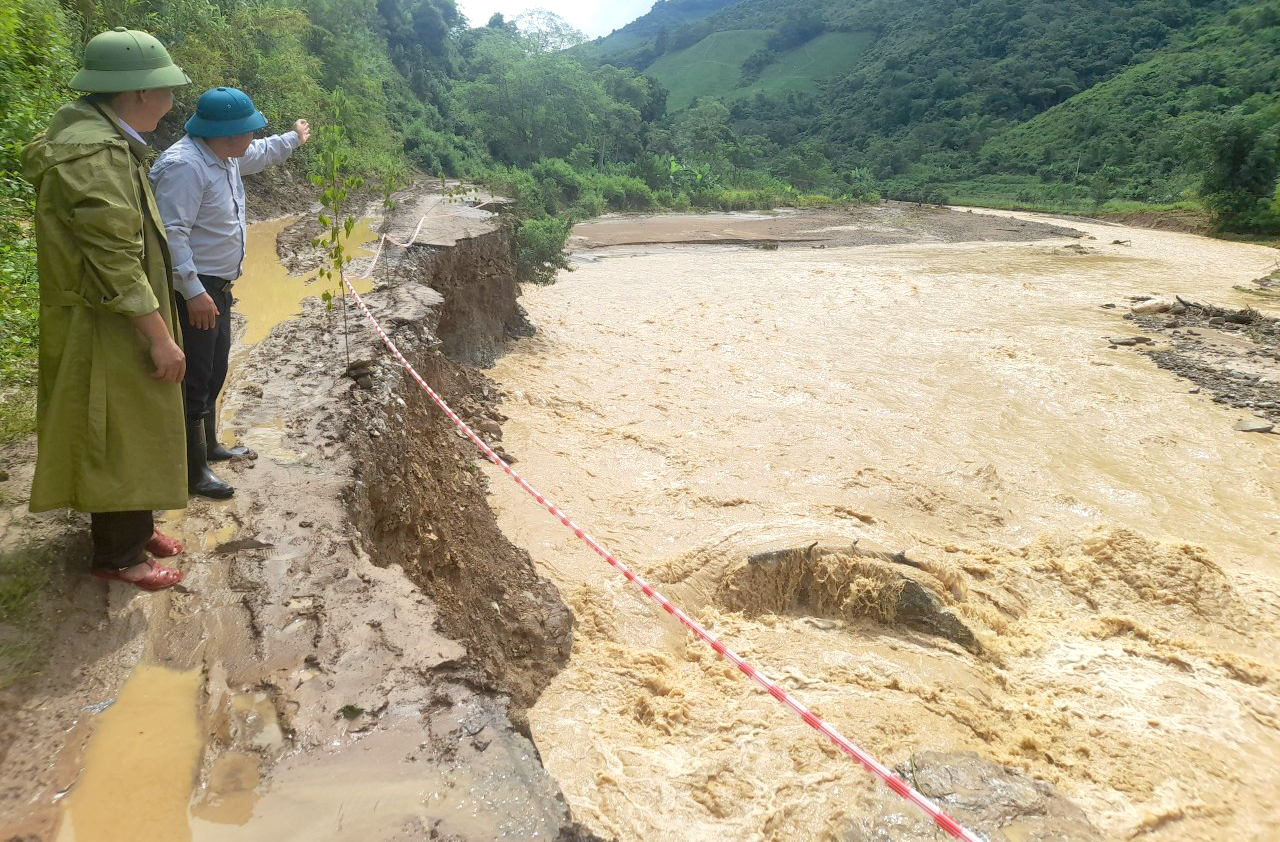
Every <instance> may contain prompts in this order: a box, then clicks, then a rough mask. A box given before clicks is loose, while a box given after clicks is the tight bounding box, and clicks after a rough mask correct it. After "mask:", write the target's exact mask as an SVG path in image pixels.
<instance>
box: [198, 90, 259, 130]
mask: <svg viewBox="0 0 1280 842" xmlns="http://www.w3.org/2000/svg"><path fill="white" fill-rule="evenodd" d="M266 124H267V118H266V117H263V116H262V112H261V111H259V110H258V109H256V108H254V107H253V100H251V99H249V96H248V94H246V93H245V92H244V91H241V90H237V89H236V88H214V89H212V90H208V91H205V92H204V93H202V94H200V98H199V99H198V100H196V113H195V115H194V116H193V117H192V118H191V119H190V120H188V121H187V124H186V126H185V128H186V130H187V134H189V135H193V136H195V137H230V136H231V135H237V134H244V133H245V132H254V131H257V130H258V129H260V128H262V127H263V126H265V125H266Z"/></svg>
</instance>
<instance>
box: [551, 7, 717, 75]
mask: <svg viewBox="0 0 1280 842" xmlns="http://www.w3.org/2000/svg"><path fill="white" fill-rule="evenodd" d="M737 2H738V0H658V1H657V2H656V3H654V4H653V8H652V9H650V10H649V11H648V12H647V13H646V14H644V15H641V16H640V17H638V18H636V19H635V20H633V21H631V23H629V24H627V25H626V26H624V27H622V28H620V29H615V30H614V31H613V32H611V33H609V34H608V35H606V36H604V37H603V38H597V39H595V40H594V41H589V42H587V43H585V44H580V45H578V46H577V47H575V48H574V50H573V52H574V54H575V55H577V56H578V57H579V58H582V59H585V60H589V61H595V62H599V63H601V64H628V65H631V66H634V63H633V62H620V61H619V60H618V58H619V56H622V55H625V54H628V53H632V52H634V51H636V50H639V49H642V48H644V47H645V45H646V44H652V43H653V42H655V41H656V40H658V39H659V38H660V37H662V33H663V31H664V30H665V31H666V32H667V33H668V34H670V32H671V30H673V29H679V28H680V27H682V26H686V25H688V24H691V23H694V22H696V21H699V20H702V19H704V18H706V17H708V16H709V15H713V14H715V13H716V12H718V11H720V10H721V9H724V8H725V7H726V6H732V5H733V4H735V3H737ZM655 55H657V54H655V53H654V52H653V50H652V47H650V52H649V53H648V55H647V58H646V61H645V63H648V62H650V61H652V60H653V59H654V57H655Z"/></svg>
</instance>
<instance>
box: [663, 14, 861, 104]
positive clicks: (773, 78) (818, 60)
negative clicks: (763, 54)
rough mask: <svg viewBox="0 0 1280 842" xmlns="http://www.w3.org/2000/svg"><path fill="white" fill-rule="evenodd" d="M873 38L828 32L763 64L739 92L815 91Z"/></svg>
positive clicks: (842, 70) (845, 69)
mask: <svg viewBox="0 0 1280 842" xmlns="http://www.w3.org/2000/svg"><path fill="white" fill-rule="evenodd" d="M873 39H874V36H872V34H871V33H869V32H827V33H824V34H822V35H819V36H818V37H817V38H814V39H813V40H812V41H810V42H809V43H807V44H803V45H801V46H799V47H797V48H796V49H794V50H791V51H789V52H787V53H784V54H783V55H782V56H781V57H780V58H778V59H777V60H775V61H774V62H773V63H772V64H770V65H768V66H767V67H765V69H764V70H763V71H761V73H760V78H759V79H758V80H756V81H755V82H753V83H752V84H751V85H748V86H747V87H746V88H743V89H742V91H741V92H740V93H739V94H738V95H739V96H752V95H755V94H757V93H761V94H764V95H765V96H781V95H783V94H787V93H792V92H795V93H807V94H812V93H817V92H818V83H819V82H822V81H825V80H828V79H831V78H833V77H835V76H839V75H840V74H842V73H848V72H849V71H850V70H852V69H853V67H854V66H855V65H856V64H857V63H858V61H859V60H860V59H861V58H862V55H863V53H865V52H866V50H867V47H868V46H869V45H870V44H871V42H872V40H873ZM646 72H649V71H646ZM651 75H652V74H651ZM672 107H673V108H674V107H675V106H672Z"/></svg>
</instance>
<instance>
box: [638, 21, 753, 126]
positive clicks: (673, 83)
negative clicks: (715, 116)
mask: <svg viewBox="0 0 1280 842" xmlns="http://www.w3.org/2000/svg"><path fill="white" fill-rule="evenodd" d="M768 38H769V32H768V31H767V30H758V29H742V30H730V31H728V32H716V33H713V34H712V35H708V36H707V37H706V38H704V39H702V40H701V41H699V42H698V43H696V44H694V45H693V46H692V47H689V48H688V49H684V50H681V51H680V52H678V53H672V54H670V55H665V56H663V57H662V58H660V59H658V60H657V61H655V62H654V63H653V64H651V65H650V66H649V67H648V69H647V70H645V75H647V76H651V77H653V78H654V79H657V80H658V81H659V82H661V83H662V84H663V85H665V86H666V87H667V90H669V91H670V92H671V93H670V94H669V95H668V96H667V108H668V109H670V110H672V111H679V110H680V109H682V108H686V107H688V105H689V103H690V102H692V101H693V100H694V99H695V98H697V97H704V98H705V97H727V96H731V95H733V93H734V89H735V88H737V87H738V86H739V83H740V82H741V81H742V60H743V59H744V58H746V57H747V56H749V55H751V54H752V53H754V52H755V51H756V50H759V49H761V48H762V47H764V43H765V41H767V40H768Z"/></svg>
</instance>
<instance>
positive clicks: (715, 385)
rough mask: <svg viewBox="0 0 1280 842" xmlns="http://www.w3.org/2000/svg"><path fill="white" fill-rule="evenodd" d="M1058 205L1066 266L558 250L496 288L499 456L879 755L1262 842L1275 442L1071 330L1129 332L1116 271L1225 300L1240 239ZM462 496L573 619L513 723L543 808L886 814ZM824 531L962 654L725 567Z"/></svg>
mask: <svg viewBox="0 0 1280 842" xmlns="http://www.w3.org/2000/svg"><path fill="white" fill-rule="evenodd" d="M1071 224H1072V225H1073V226H1074V227H1077V228H1080V229H1081V230H1084V231H1086V232H1088V233H1090V234H1094V235H1095V236H1096V237H1097V240H1096V241H1095V242H1094V243H1091V244H1090V247H1091V249H1092V250H1093V253H1083V254H1082V253H1072V252H1070V251H1067V250H1064V249H1063V248H1062V247H1063V246H1064V245H1065V244H1067V243H1070V242H1074V241H1069V240H1052V241H1039V242H1026V243H1000V244H991V243H969V244H942V243H921V244H913V245H892V246H864V247H856V248H827V249H822V250H818V249H808V248H796V249H783V250H780V251H771V252H770V251H751V250H745V249H739V250H734V249H730V248H723V247H683V248H680V247H677V248H663V249H650V250H648V251H645V250H635V249H633V250H630V251H627V250H620V249H615V250H603V251H597V252H593V253H592V256H591V257H590V258H589V259H588V262H583V263H581V264H580V265H579V266H578V268H577V270H576V271H574V272H572V273H567V274H563V273H562V275H561V276H560V279H559V281H558V282H557V283H556V284H555V285H553V286H549V287H530V288H527V289H526V291H525V294H524V298H523V303H524V306H525V307H526V309H527V310H528V311H529V315H530V318H531V320H532V322H533V323H534V324H535V325H537V326H538V329H539V333H538V335H537V336H535V337H533V338H531V339H528V340H522V341H520V342H518V343H516V344H515V345H514V346H513V347H512V348H511V350H510V352H509V353H508V354H507V355H506V356H505V357H503V358H502V359H501V360H500V361H499V363H498V365H497V367H496V369H495V370H494V371H493V372H492V375H493V377H494V378H495V379H496V381H497V382H498V383H499V385H500V386H501V388H502V390H503V392H504V395H505V401H504V403H503V407H502V409H503V412H504V413H506V414H507V415H509V416H510V420H509V421H507V422H506V424H505V425H504V434H505V438H504V447H505V448H506V449H507V450H508V451H509V452H511V453H513V454H515V455H516V456H517V457H518V458H519V460H520V461H519V463H518V465H517V466H516V467H517V469H518V470H520V471H521V473H522V474H523V475H524V476H526V477H527V478H528V479H529V480H530V481H531V482H532V483H533V484H534V485H535V486H536V487H537V488H538V489H539V490H540V491H542V492H543V493H544V494H546V495H547V496H548V497H550V498H551V499H553V500H554V501H556V502H557V503H559V504H560V505H561V506H562V508H564V509H565V510H566V511H567V512H568V513H569V515H570V516H571V517H573V518H574V519H575V520H577V522H578V523H579V524H581V525H582V526H584V527H585V528H586V529H587V530H588V531H591V532H592V533H593V534H594V535H595V536H596V537H597V538H598V539H599V540H601V541H602V542H603V543H604V544H605V545H606V546H608V547H609V548H610V549H612V550H613V551H614V552H615V553H616V554H617V555H618V556H619V557H620V558H621V559H622V560H624V561H625V562H627V563H628V564H630V565H632V566H634V568H635V569H636V570H637V572H639V573H641V574H642V575H644V576H646V577H649V578H650V580H651V581H652V582H654V583H655V584H656V585H658V586H659V588H660V590H663V591H664V592H666V593H667V595H668V596H670V597H671V598H672V599H673V600H675V601H676V602H678V603H680V604H681V605H682V607H684V608H685V609H686V610H688V611H689V612H690V613H691V614H693V615H694V616H695V617H696V618H698V619H699V620H700V621H701V622H703V623H705V624H706V625H708V626H709V627H710V628H712V629H713V630H714V631H715V632H716V633H717V634H719V635H721V636H722V637H723V639H724V640H725V641H726V643H728V645H730V646H731V647H732V648H734V649H736V650H737V651H738V652H739V653H740V654H742V655H743V656H744V657H746V658H747V659H748V660H749V661H751V662H752V663H753V664H754V665H755V666H757V667H758V668H760V669H762V670H763V671H764V672H765V673H766V674H768V675H771V676H772V677H773V678H775V679H778V680H779V681H781V683H782V684H783V685H784V686H785V687H787V688H788V689H789V690H791V691H794V692H795V694H796V695H797V696H798V697H799V698H800V699H801V700H802V701H803V702H805V703H806V704H808V705H810V706H811V707H813V708H814V709H815V710H816V711H817V712H818V713H819V714H820V715H822V716H823V717H825V718H827V719H828V720H829V721H830V722H832V723H833V724H834V725H835V726H836V727H837V728H838V729H840V730H841V731H842V732H843V733H844V734H845V735H847V736H848V737H850V738H851V739H852V740H853V741H854V742H856V743H858V744H860V745H861V746H862V747H864V748H866V749H867V750H869V751H870V752H872V753H873V754H874V755H876V756H877V757H878V758H879V759H880V760H881V761H882V762H884V763H886V764H888V765H891V766H892V765H896V764H899V763H902V762H904V761H905V760H907V759H908V758H909V757H910V755H911V753H912V752H914V751H921V750H927V749H937V750H971V751H977V752H980V753H981V754H983V755H985V756H987V757H990V758H992V759H995V760H997V761H999V762H1002V763H1006V764H1009V765H1011V766H1014V767H1017V768H1019V769H1022V770H1024V771H1027V772H1029V773H1031V774H1032V775H1034V776H1035V777H1038V778H1042V779H1044V780H1047V781H1050V782H1052V783H1053V784H1055V785H1057V786H1058V787H1059V788H1060V789H1061V790H1062V792H1063V793H1064V794H1065V795H1066V796H1067V797H1069V798H1071V799H1072V800H1074V801H1075V802H1076V803H1077V804H1079V805H1080V806H1081V807H1082V808H1083V809H1084V810H1085V811H1086V812H1087V813H1088V815H1089V817H1090V818H1091V819H1092V820H1093V822H1094V823H1095V824H1096V825H1097V826H1098V827H1099V828H1100V829H1101V830H1102V832H1103V835H1104V836H1105V837H1106V838H1109V839H1125V838H1135V837H1139V838H1143V839H1159V840H1198V839H1210V838H1214V839H1218V838H1221V839H1226V838H1231V839H1240V840H1265V839H1275V838H1276V835H1275V834H1276V830H1275V828H1276V827H1277V826H1280V805H1278V803H1277V800H1276V798H1275V793H1277V792H1280V730H1278V729H1280V699H1278V697H1277V688H1278V687H1280V683H1278V680H1280V647H1278V646H1277V640H1278V632H1280V437H1277V436H1266V435H1257V434H1244V433H1238V432H1234V431H1233V430H1232V425H1233V424H1234V423H1235V421H1236V420H1238V419H1239V418H1240V417H1241V416H1242V413H1241V412H1239V411H1238V410H1231V409H1228V408H1224V407H1221V406H1217V405H1215V404H1213V403H1212V402H1210V401H1209V400H1208V399H1207V398H1206V397H1205V396H1201V395H1195V394H1190V393H1189V392H1188V385H1189V384H1187V383H1186V382H1185V381H1182V380H1179V379H1177V378H1176V377H1175V376H1173V375H1172V374H1170V373H1168V372H1165V371H1162V370H1160V369H1158V368H1156V366H1155V365H1154V364H1152V363H1151V362H1150V361H1149V360H1147V359H1146V358H1144V357H1142V356H1140V355H1139V354H1136V353H1134V352H1133V351H1132V350H1129V349H1122V350H1110V349H1108V347H1107V343H1106V342H1104V341H1102V340H1103V337H1106V336H1110V335H1114V334H1116V333H1123V332H1125V330H1126V328H1128V327H1129V325H1128V323H1126V322H1123V321H1122V320H1121V319H1120V315H1119V314H1120V313H1121V312H1123V311H1124V305H1125V304H1126V303H1127V297H1128V296H1131V295H1140V294H1153V293H1180V294H1182V295H1183V296H1184V297H1189V298H1195V299H1198V300H1205V301H1212V302H1214V303H1217V304H1221V305H1224V306H1233V307H1243V306H1247V305H1250V304H1253V305H1255V306H1256V305H1257V300H1256V299H1255V298H1251V297H1249V296H1247V295H1244V294H1242V293H1240V292H1238V291H1235V290H1234V289H1233V286H1235V285H1237V284H1241V283H1244V282H1247V281H1249V280H1251V279H1253V278H1255V277H1258V276H1259V275H1261V274H1263V273H1264V271H1266V270H1268V269H1269V268H1270V267H1271V266H1272V265H1273V264H1274V263H1275V261H1276V252H1275V251H1274V250H1271V249H1266V248H1262V247H1257V246H1249V245H1241V244H1234V243H1227V242H1221V241H1215V240H1209V239H1204V238H1198V237H1194V236H1190V235H1183V234H1174V233H1164V232H1155V231H1146V230H1137V229H1126V228H1119V227H1115V226H1105V227H1104V226H1100V225H1099V226H1095V225H1090V224H1078V225H1077V224H1076V223H1071ZM1113 240H1130V241H1131V245H1127V246H1121V245H1110V246H1108V245H1103V244H1105V243H1111V242H1112V241H1113ZM1107 302H1118V303H1120V304H1121V307H1120V308H1119V309H1116V310H1107V309H1101V307H1100V305H1102V304H1104V303H1107ZM1272 314H1273V315H1274V314H1275V312H1274V309H1273V311H1272ZM492 486H493V493H492V497H491V500H492V502H493V504H494V506H495V508H496V509H497V511H498V513H499V520H500V523H501V525H502V528H503V529H504V531H505V532H506V533H507V534H508V535H509V536H510V537H511V538H512V539H513V540H514V541H515V542H516V543H517V544H519V545H521V546H523V547H525V548H527V549H528V550H529V552H530V553H531V554H532V555H533V557H534V559H535V560H536V561H537V563H538V564H539V565H540V568H541V569H542V570H543V571H544V573H545V574H546V575H548V576H550V577H551V578H552V579H553V580H554V581H555V582H556V583H557V585H558V586H559V587H560V589H561V591H562V593H563V595H564V597H565V599H566V601H567V602H568V603H569V605H570V606H571V608H572V609H573V611H574V613H575V615H576V618H577V629H576V638H575V645H574V651H573V656H572V659H571V661H570V663H569V665H568V666H567V668H566V669H565V670H564V671H563V672H562V673H561V674H560V675H559V676H558V677H557V678H556V679H555V680H554V682H553V683H552V685H551V686H550V688H549V689H548V690H547V691H546V693H545V694H544V695H543V697H542V699H541V701H540V702H539V703H538V705H537V706H536V708H535V709H534V710H533V711H532V712H531V715H530V717H531V723H532V729H533V734H534V737H535V739H536V742H537V744H538V747H539V750H540V752H541V754H542V757H543V759H544V761H545V763H546V764H547V767H548V768H549V770H550V771H551V773H552V774H553V775H554V777H555V778H556V780H557V781H558V782H559V784H560V785H561V786H562V787H563V789H564V791H565V794H566V797H567V798H568V800H569V803H570V804H571V806H572V808H573V810H574V814H575V817H576V818H577V819H578V820H580V821H582V822H584V823H585V824H586V825H588V826H589V827H590V828H592V829H593V830H595V831H596V832H597V833H599V834H601V835H602V836H606V837H608V836H615V837H616V838H617V839H619V840H672V842H674V841H675V840H690V841H691V842H692V840H708V842H709V840H798V839H814V840H827V839H830V840H845V839H851V838H856V836H857V832H858V831H859V829H865V828H866V827H867V826H868V822H869V821H870V820H871V818H872V817H873V816H874V815H876V814H883V813H884V812H885V811H886V809H890V808H892V806H893V803H892V802H893V796H892V795H891V794H887V790H885V789H884V788H883V787H882V786H880V785H879V784H876V783H874V782H873V780H872V779H871V778H870V776H869V775H868V774H867V773H866V772H864V771H863V770H862V769H861V768H860V767H858V766H857V765H856V764H855V763H853V762H852V761H851V760H849V759H847V758H845V757H844V756H843V755H840V754H838V753H837V752H836V751H834V750H833V749H832V747H830V746H829V745H827V744H826V743H825V742H824V741H823V739H822V738H821V737H820V736H819V735H817V734H816V733H815V732H813V731H811V730H810V729H808V728H807V727H806V726H805V725H803V724H802V723H801V722H799V721H798V720H796V719H795V718H794V717H792V716H791V715H790V714H789V713H787V712H786V711H785V710H784V709H783V708H782V707H781V706H779V705H778V704H777V703H776V702H775V701H774V700H773V699H771V698H769V697H768V696H767V695H765V694H762V693H760V692H759V691H758V690H757V689H756V688H755V687H754V685H752V684H750V683H749V682H748V681H746V680H745V679H744V678H743V677H742V676H741V675H739V674H738V673H737V671H736V670H734V669H732V668H731V667H729V666H728V665H727V664H726V663H725V662H723V661H721V660H719V659H717V658H716V656H715V655H714V653H713V652H711V650H710V649H709V648H707V647H705V646H704V645H702V644H700V643H697V642H696V641H693V640H692V639H691V638H690V637H689V636H688V635H687V634H686V633H685V632H684V631H683V630H682V629H681V628H679V627H678V626H675V625H674V624H673V623H672V622H671V621H670V620H669V619H667V618H666V617H665V615H664V614H663V613H662V612H661V610H659V609H656V607H654V606H652V605H651V604H649V603H648V602H646V601H645V600H644V598H643V596H642V595H641V594H640V593H639V592H638V591H637V590H635V589H634V588H633V587H632V586H629V585H627V584H626V583H625V582H624V581H623V580H622V579H621V578H620V577H619V576H617V574H615V573H614V572H613V571H612V570H611V569H610V568H609V567H608V566H606V565H605V564H604V563H603V562H602V561H600V560H599V558H598V557H596V556H595V555H594V554H593V553H592V552H591V551H590V550H588V549H587V548H586V547H585V546H584V545H582V544H580V543H579V542H578V541H577V539H575V538H574V537H573V535H572V534H571V533H570V532H569V531H568V530H565V529H563V528H561V527H560V525H559V524H558V523H557V522H556V521H554V520H553V519H551V518H550V517H548V516H547V515H546V513H545V512H543V511H542V510H541V509H540V508H539V507H537V506H536V504H534V503H533V502H532V501H530V500H529V499H528V498H527V497H525V496H524V495H523V493H522V492H521V491H520V490H519V489H518V488H517V487H516V486H514V485H513V484H512V483H510V482H509V481H507V480H506V479H505V478H504V477H502V476H501V474H497V473H494V474H493V482H492ZM855 539H856V540H858V541H859V547H868V546H874V547H878V548H882V549H885V550H890V551H899V550H903V551H906V553H907V555H908V556H910V557H911V558H913V559H917V560H918V561H919V562H920V563H922V564H923V565H925V566H926V567H927V569H928V570H929V571H931V573H932V574H933V575H934V576H935V577H936V578H937V580H938V581H939V582H940V583H941V584H942V585H944V586H945V587H944V588H943V590H945V591H947V592H949V594H950V597H949V599H951V600H953V602H954V604H953V606H952V607H953V608H954V610H955V611H956V612H957V614H958V615H959V616H960V617H962V618H963V619H964V620H965V621H966V622H967V623H968V624H969V625H970V626H971V627H972V628H973V629H974V630H975V633H976V634H977V635H978V637H979V640H980V642H981V654H971V653H970V652H969V651H966V650H965V649H962V648H960V647H959V646H956V645H954V644H952V643H949V642H947V641H944V640H942V639H941V638H937V637H927V636H924V635H922V634H919V633H916V632H912V631H909V630H906V629H903V628H900V627H897V626H895V625H894V624H893V623H892V622H891V621H887V620H891V618H885V617H883V616H882V617H880V618H879V619H878V620H877V619H875V618H874V617H872V616H870V615H869V612H868V611H867V610H865V606H863V607H860V606H859V605H857V604H856V596H857V588H856V587H853V588H851V589H846V590H844V591H840V592H841V593H845V594H848V593H853V597H849V598H848V599H847V600H846V601H845V602H844V603H839V601H838V600H837V601H836V604H830V603H831V601H830V600H828V601H827V603H828V604H824V605H823V606H822V610H821V611H817V610H805V608H804V606H800V607H797V599H796V597H797V594H796V593H794V588H795V585H794V577H790V578H789V577H788V575H787V574H786V571H785V570H783V569H782V568H781V567H779V568H778V571H777V573H776V574H774V573H771V572H770V571H769V570H768V569H760V570H751V571H748V570H747V565H748V564H749V563H748V561H747V556H748V555H750V554H751V553H755V552H757V551H759V550H762V549H773V548H779V547H793V546H804V545H807V544H809V543H811V542H813V541H816V540H821V541H823V542H824V544H828V545H832V544H835V545H839V544H841V543H843V544H844V545H846V546H847V545H848V544H850V543H852V542H853V541H854V540H855ZM828 561H830V558H828ZM828 568H829V569H825V570H824V571H823V572H822V575H825V576H827V577H828V578H830V579H833V580H834V579H839V578H840V577H841V576H845V578H846V579H847V578H848V576H847V575H846V572H842V571H841V570H840V563H839V558H838V557H836V560H835V561H834V562H831V563H830V564H828ZM871 613H874V612H871ZM904 838H905V837H904ZM911 838H914V837H911Z"/></svg>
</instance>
